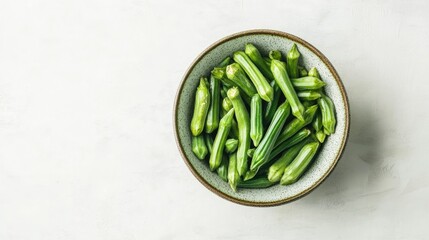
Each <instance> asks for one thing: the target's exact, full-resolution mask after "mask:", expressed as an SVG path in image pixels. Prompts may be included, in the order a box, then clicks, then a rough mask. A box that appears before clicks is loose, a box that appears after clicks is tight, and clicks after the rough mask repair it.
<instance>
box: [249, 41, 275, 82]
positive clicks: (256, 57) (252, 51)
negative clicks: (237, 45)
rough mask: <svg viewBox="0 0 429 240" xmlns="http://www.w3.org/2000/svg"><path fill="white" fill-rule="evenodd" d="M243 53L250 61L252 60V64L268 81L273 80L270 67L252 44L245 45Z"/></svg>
mask: <svg viewBox="0 0 429 240" xmlns="http://www.w3.org/2000/svg"><path fill="white" fill-rule="evenodd" d="M244 52H245V53H246V54H247V56H249V58H250V60H252V62H253V63H254V64H255V65H256V66H257V67H258V68H259V70H260V71H261V72H262V74H263V75H264V76H265V77H266V78H268V79H270V80H271V79H273V74H272V73H271V70H270V66H269V65H267V64H266V63H265V61H264V58H262V56H261V53H260V52H259V50H258V49H257V48H256V47H255V46H254V45H253V44H251V43H247V44H246V46H245V48H244Z"/></svg>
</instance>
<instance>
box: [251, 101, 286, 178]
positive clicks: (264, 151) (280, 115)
mask: <svg viewBox="0 0 429 240" xmlns="http://www.w3.org/2000/svg"><path fill="white" fill-rule="evenodd" d="M289 114H290V106H289V102H288V101H285V102H284V103H283V104H282V105H280V106H279V108H278V109H277V111H276V113H275V114H274V117H273V121H272V122H271V123H270V125H269V127H268V129H267V132H266V134H265V135H264V138H263V139H262V141H261V143H260V144H259V146H258V147H257V148H256V150H255V153H254V154H253V157H252V162H251V164H250V173H249V175H247V174H246V178H245V179H246V180H247V179H250V178H253V177H254V175H255V174H256V173H257V172H258V170H259V168H260V167H261V166H262V165H264V164H265V163H267V162H268V160H269V159H268V158H269V156H270V154H271V151H272V150H273V147H274V144H275V143H276V140H277V137H278V136H279V134H280V130H281V129H282V128H283V125H284V123H285V121H286V119H287V117H288V116H289Z"/></svg>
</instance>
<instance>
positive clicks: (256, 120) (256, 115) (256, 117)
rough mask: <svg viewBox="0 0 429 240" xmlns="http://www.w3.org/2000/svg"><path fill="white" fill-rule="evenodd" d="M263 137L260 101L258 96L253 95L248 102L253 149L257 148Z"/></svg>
mask: <svg viewBox="0 0 429 240" xmlns="http://www.w3.org/2000/svg"><path fill="white" fill-rule="evenodd" d="M263 136H264V126H263V123H262V100H261V97H260V96H259V95H258V94H255V95H253V97H252V100H251V102H250V138H251V139H252V141H253V145H254V146H255V147H257V146H258V144H259V142H260V141H261V139H262V137H263Z"/></svg>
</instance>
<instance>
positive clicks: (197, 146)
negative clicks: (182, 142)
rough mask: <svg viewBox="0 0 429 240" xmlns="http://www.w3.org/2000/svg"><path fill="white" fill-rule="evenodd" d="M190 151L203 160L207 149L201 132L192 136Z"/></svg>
mask: <svg viewBox="0 0 429 240" xmlns="http://www.w3.org/2000/svg"><path fill="white" fill-rule="evenodd" d="M192 152H194V154H195V156H197V158H198V159H200V160H203V159H204V158H205V157H206V155H207V153H208V149H207V146H206V144H205V142H204V136H203V135H202V134H200V135H198V136H196V137H195V136H192Z"/></svg>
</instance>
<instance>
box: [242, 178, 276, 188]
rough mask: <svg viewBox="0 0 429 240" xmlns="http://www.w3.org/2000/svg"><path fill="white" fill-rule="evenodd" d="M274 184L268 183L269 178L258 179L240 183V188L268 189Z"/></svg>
mask: <svg viewBox="0 0 429 240" xmlns="http://www.w3.org/2000/svg"><path fill="white" fill-rule="evenodd" d="M273 185H274V183H272V182H270V181H268V179H267V177H258V178H254V179H251V180H247V181H242V182H239V183H238V187H239V188H252V189H256V188H268V187H271V186H273Z"/></svg>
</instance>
